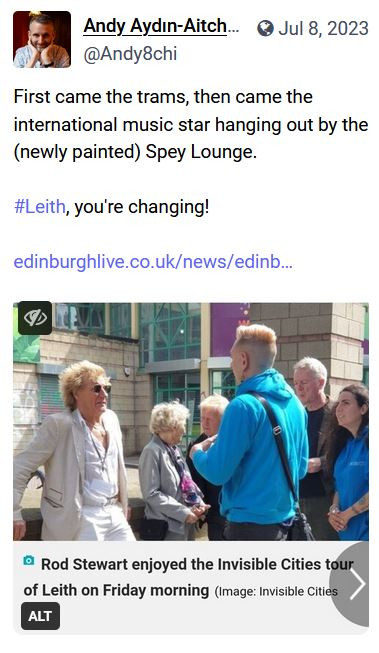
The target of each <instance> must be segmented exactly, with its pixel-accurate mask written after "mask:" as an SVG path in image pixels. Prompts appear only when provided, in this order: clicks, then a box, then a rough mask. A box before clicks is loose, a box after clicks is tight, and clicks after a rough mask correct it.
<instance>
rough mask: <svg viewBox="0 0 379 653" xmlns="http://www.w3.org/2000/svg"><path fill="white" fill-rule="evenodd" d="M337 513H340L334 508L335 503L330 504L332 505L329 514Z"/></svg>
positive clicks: (337, 508)
mask: <svg viewBox="0 0 379 653" xmlns="http://www.w3.org/2000/svg"><path fill="white" fill-rule="evenodd" d="M339 511H340V509H339V507H338V506H336V504H335V503H332V505H331V506H330V508H329V512H331V513H332V514H335V513H336V512H339Z"/></svg>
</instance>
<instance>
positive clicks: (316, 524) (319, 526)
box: [300, 496, 339, 541]
mask: <svg viewBox="0 0 379 653" xmlns="http://www.w3.org/2000/svg"><path fill="white" fill-rule="evenodd" d="M331 503H332V499H331V498H330V497H328V496H323V497H308V498H306V499H300V510H301V512H304V513H305V515H306V516H307V519H308V522H309V523H310V525H311V528H312V533H313V535H314V536H315V539H316V540H321V541H322V540H338V539H339V537H338V535H337V532H336V531H335V530H334V528H332V527H331V525H330V524H329V522H328V512H329V506H330V504H331Z"/></svg>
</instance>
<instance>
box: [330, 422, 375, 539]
mask: <svg viewBox="0 0 379 653" xmlns="http://www.w3.org/2000/svg"><path fill="white" fill-rule="evenodd" d="M367 436H368V426H366V427H365V428H364V429H362V431H361V433H360V434H359V435H357V437H356V438H353V437H351V438H349V440H348V441H347V443H346V445H345V447H344V448H343V449H342V451H341V453H340V455H339V456H338V458H337V460H336V463H335V465H334V479H335V483H336V492H338V499H339V507H340V510H347V508H350V507H351V506H352V505H353V504H354V503H355V502H356V501H358V500H359V499H360V498H361V497H363V495H364V494H366V493H367V492H368V447H367ZM338 535H339V538H340V540H368V510H367V511H366V512H362V513H361V514H360V515H357V516H356V517H352V518H351V519H350V520H349V523H348V525H347V528H346V530H344V531H339V533H338Z"/></svg>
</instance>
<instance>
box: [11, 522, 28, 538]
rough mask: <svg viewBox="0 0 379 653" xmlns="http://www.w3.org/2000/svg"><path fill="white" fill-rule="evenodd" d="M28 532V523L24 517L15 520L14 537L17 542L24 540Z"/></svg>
mask: <svg viewBox="0 0 379 653" xmlns="http://www.w3.org/2000/svg"><path fill="white" fill-rule="evenodd" d="M25 533H26V524H25V522H24V520H23V519H19V520H16V521H14V522H13V539H14V541H15V542H17V541H18V540H22V538H23V537H24V535H25Z"/></svg>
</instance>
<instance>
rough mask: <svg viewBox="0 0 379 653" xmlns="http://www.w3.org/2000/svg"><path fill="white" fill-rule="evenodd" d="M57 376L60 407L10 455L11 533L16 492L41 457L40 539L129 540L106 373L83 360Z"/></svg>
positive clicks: (19, 523) (19, 533) (19, 525)
mask: <svg viewBox="0 0 379 653" xmlns="http://www.w3.org/2000/svg"><path fill="white" fill-rule="evenodd" d="M59 378H60V390H61V394H62V397H63V401H64V404H65V406H66V409H67V410H66V411H64V412H62V413H56V414H54V415H49V416H48V417H47V418H46V419H45V420H44V422H43V424H42V426H41V428H40V430H39V432H38V433H37V435H36V436H35V437H34V438H33V440H32V441H31V443H30V444H29V445H28V447H27V448H26V449H25V450H24V451H23V452H22V453H20V454H19V455H18V456H16V457H15V459H14V522H13V537H14V539H15V540H20V539H22V538H23V537H24V535H25V532H26V526H25V522H24V521H23V519H22V514H21V507H20V503H21V499H22V496H23V493H24V490H25V487H26V485H27V483H28V480H29V478H30V475H31V474H32V473H33V472H35V471H36V470H37V469H38V467H40V466H41V465H43V466H44V468H45V482H44V487H43V494H42V500H41V513H42V517H43V526H42V539H43V540H102V541H104V540H123V541H126V540H128V541H132V540H134V539H135V538H134V535H133V532H132V530H131V528H130V526H129V524H128V522H127V518H126V516H127V510H128V496H127V486H126V472H125V465H124V457H123V449H122V436H121V429H120V425H119V421H118V419H117V416H116V414H115V413H114V412H113V411H111V410H108V408H107V403H108V395H109V393H110V390H111V385H110V382H109V378H108V377H107V376H106V374H105V371H104V370H103V368H102V367H99V366H98V365H95V364H94V363H90V362H89V361H81V362H80V363H74V364H73V365H70V366H69V367H67V368H66V369H65V370H64V371H63V372H62V374H61V375H60V377H59Z"/></svg>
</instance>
